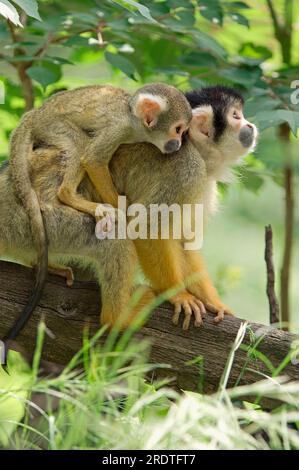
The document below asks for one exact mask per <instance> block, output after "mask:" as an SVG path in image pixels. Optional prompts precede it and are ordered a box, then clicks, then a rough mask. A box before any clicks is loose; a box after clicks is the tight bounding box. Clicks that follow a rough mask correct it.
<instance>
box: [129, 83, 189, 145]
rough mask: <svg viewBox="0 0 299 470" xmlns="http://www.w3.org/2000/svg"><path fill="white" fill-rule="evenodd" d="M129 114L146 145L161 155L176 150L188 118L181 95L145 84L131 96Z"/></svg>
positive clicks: (184, 101) (186, 127)
mask: <svg viewBox="0 0 299 470" xmlns="http://www.w3.org/2000/svg"><path fill="white" fill-rule="evenodd" d="M131 111H132V112H133V114H134V116H135V117H137V118H138V119H139V122H140V124H141V126H142V134H143V138H144V140H145V141H146V142H151V143H152V144H154V145H155V146H156V147H158V149H159V150H160V151H161V152H162V153H165V154H168V153H172V152H176V151H177V150H179V149H180V147H181V145H182V139H183V135H184V133H185V132H186V131H187V130H188V127H189V124H190V121H191V118H192V111H191V107H190V104H189V103H188V101H187V99H186V98H185V96H184V95H183V93H181V92H180V91H178V90H176V89H175V88H174V87H172V86H169V85H164V84H161V83H154V84H152V85H146V86H144V87H142V88H141V89H140V90H139V91H138V92H137V93H136V94H135V95H134V96H133V98H132V101H131Z"/></svg>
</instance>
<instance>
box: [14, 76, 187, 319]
mask: <svg viewBox="0 0 299 470" xmlns="http://www.w3.org/2000/svg"><path fill="white" fill-rule="evenodd" d="M191 117H192V113H191V108H190V105H189V103H188V101H187V100H186V98H185V96H184V95H183V93H181V92H180V91H178V90H177V89H176V88H174V87H172V86H169V85H164V84H161V83H154V84H151V85H146V86H144V87H142V88H140V89H139V90H138V91H137V92H136V93H134V94H133V95H130V94H129V93H127V92H126V91H124V90H122V89H120V88H115V87H112V86H89V87H83V88H78V89H75V90H71V91H64V92H61V93H57V94H56V95H54V96H53V97H51V98H50V99H48V100H47V101H46V102H45V103H44V104H43V105H42V106H41V107H40V108H39V109H35V110H32V111H30V112H28V113H27V114H25V116H24V117H23V119H22V121H21V123H20V125H19V126H18V127H17V129H16V130H15V131H14V132H13V134H12V138H11V151H10V171H11V175H12V180H13V183H14V189H15V193H16V196H18V197H19V199H20V200H21V202H22V203H23V205H24V208H25V210H26V212H27V215H28V217H29V221H30V226H31V232H32V236H33V240H34V245H35V248H36V251H37V275H36V284H35V288H34V292H33V294H32V296H31V298H30V299H29V302H28V304H27V305H26V307H25V309H24V312H23V314H22V315H21V318H22V319H23V320H22V321H21V324H20V325H19V326H21V327H22V325H23V324H24V322H26V319H27V318H29V316H30V314H31V312H32V311H33V309H34V308H35V306H36V305H37V302H38V300H39V298H40V296H41V292H42V288H43V285H44V283H45V278H46V274H47V269H48V250H47V235H46V231H45V227H44V222H43V218H42V214H41V210H40V206H39V201H38V198H37V196H36V193H35V191H34V189H33V188H32V185H31V181H30V176H29V172H28V157H29V155H30V153H31V151H32V150H33V149H34V148H37V147H39V146H44V147H55V148H57V149H59V150H60V151H62V152H64V153H65V159H64V165H65V173H64V178H63V182H62V184H61V186H60V188H59V190H58V197H59V199H60V201H61V202H63V203H64V204H66V205H68V206H70V207H72V208H74V209H77V210H79V211H82V212H86V213H88V214H90V215H92V216H95V213H96V209H99V204H98V203H95V202H91V201H88V200H86V199H84V198H83V197H82V195H79V194H78V193H77V188H78V186H79V184H80V182H81V181H82V179H83V177H84V174H85V173H87V174H88V176H89V178H90V180H91V182H92V183H93V185H94V187H95V189H96V190H97V193H98V194H99V195H100V197H101V199H102V201H103V202H104V203H109V204H111V205H112V206H114V207H117V202H118V194H117V191H116V189H115V187H114V184H113V182H112V178H111V176H110V172H109V169H108V164H109V161H110V159H111V157H112V155H113V153H114V152H115V151H116V149H117V148H118V147H119V145H120V144H124V143H134V142H150V143H152V144H154V145H156V146H157V147H158V148H159V150H160V151H161V152H162V153H165V154H166V153H171V152H175V151H177V150H179V149H180V147H181V142H182V136H183V134H184V132H185V131H186V130H187V129H188V126H189V123H190V121H191ZM140 157H141V158H142V155H141V156H140ZM97 215H99V211H97Z"/></svg>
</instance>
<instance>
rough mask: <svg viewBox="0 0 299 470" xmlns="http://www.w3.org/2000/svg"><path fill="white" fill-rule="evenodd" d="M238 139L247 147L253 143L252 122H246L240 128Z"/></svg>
mask: <svg viewBox="0 0 299 470" xmlns="http://www.w3.org/2000/svg"><path fill="white" fill-rule="evenodd" d="M239 140H240V142H241V144H242V145H243V147H245V148H248V147H250V146H251V145H252V144H253V140H254V128H253V126H252V124H246V125H245V126H244V127H242V129H241V130H240V134H239Z"/></svg>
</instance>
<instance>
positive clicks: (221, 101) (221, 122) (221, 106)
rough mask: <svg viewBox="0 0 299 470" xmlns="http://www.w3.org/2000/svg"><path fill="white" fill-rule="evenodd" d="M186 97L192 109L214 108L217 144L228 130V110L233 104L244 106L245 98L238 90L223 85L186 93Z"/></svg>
mask: <svg viewBox="0 0 299 470" xmlns="http://www.w3.org/2000/svg"><path fill="white" fill-rule="evenodd" d="M185 96H186V98H187V100H188V101H189V103H190V105H191V108H192V109H195V108H198V107H199V106H211V107H212V109H213V119H214V128H215V135H214V139H215V142H217V141H218V140H219V139H220V137H221V135H222V134H223V132H224V131H225V129H226V126H227V120H226V113H227V111H228V109H229V108H230V107H231V106H232V105H233V104H236V105H239V106H241V107H243V105H244V98H243V96H242V95H241V94H240V93H239V92H238V91H237V90H235V89H233V88H230V87H227V86H222V85H216V86H209V87H205V88H201V89H199V90H193V91H189V92H187V93H185Z"/></svg>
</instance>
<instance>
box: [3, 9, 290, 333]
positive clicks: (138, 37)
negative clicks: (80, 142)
mask: <svg viewBox="0 0 299 470" xmlns="http://www.w3.org/2000/svg"><path fill="white" fill-rule="evenodd" d="M12 3H13V2H12ZM15 3H17V2H15ZM28 4H31V7H32V8H31V10H30V11H27V15H24V12H22V10H20V9H18V12H19V14H20V18H21V21H23V24H24V28H20V27H18V26H14V25H13V24H12V23H10V25H8V24H7V22H6V20H5V19H4V18H3V19H0V51H1V52H0V61H1V62H0V64H1V69H0V79H1V80H2V81H3V83H4V85H5V88H6V101H5V104H4V105H0V158H1V159H2V160H4V159H5V158H7V154H8V138H9V134H10V132H11V130H12V129H13V128H14V127H15V126H16V125H17V123H18V121H19V118H20V116H21V115H22V113H23V112H24V109H25V105H27V108H28V109H29V108H30V102H29V101H30V100H29V101H28V99H27V102H26V103H25V102H24V99H23V94H24V83H22V81H21V80H20V67H22V66H23V67H24V64H25V73H26V74H27V77H28V76H29V77H30V83H31V86H32V87H33V88H32V93H33V97H34V98H35V104H39V103H40V102H41V101H42V100H43V99H44V98H46V97H48V96H49V95H50V94H51V93H53V92H54V91H56V90H59V89H62V88H74V87H76V86H80V85H86V84H95V83H110V84H114V85H119V86H122V87H125V88H127V89H132V90H133V89H135V88H137V87H138V86H140V85H141V84H143V83H145V82H150V81H153V80H161V81H165V82H168V83H173V84H175V85H177V86H178V87H180V88H181V89H183V90H187V89H190V88H196V87H200V86H204V85H207V84H214V83H224V84H228V85H231V86H236V87H238V88H239V89H241V91H242V92H243V93H244V95H245V97H246V100H247V101H246V111H247V117H248V118H252V120H253V121H254V122H255V123H256V124H257V125H259V127H260V129H261V131H262V132H261V136H260V142H259V145H258V147H257V149H256V152H255V155H254V156H250V157H249V158H248V159H247V165H246V166H245V167H244V168H242V169H240V170H238V171H237V174H236V180H235V182H233V183H232V184H231V185H229V187H227V188H222V190H221V204H220V208H219V211H218V213H217V214H216V215H215V216H214V217H213V219H212V220H211V222H210V224H209V226H208V228H207V230H206V233H205V237H204V248H203V251H204V254H205V257H206V260H207V264H208V267H209V270H210V272H211V274H212V277H213V279H214V280H215V281H216V285H217V286H218V288H219V290H220V292H221V295H222V297H223V299H224V300H225V302H226V303H227V304H228V305H230V306H231V307H232V308H233V310H234V311H235V312H236V313H237V315H238V316H240V317H242V318H247V319H251V320H255V321H258V322H262V323H268V321H269V311H268V310H269V308H268V301H267V297H266V270H265V262H264V227H265V225H267V224H271V225H272V227H273V234H274V253H275V257H274V258H275V266H276V272H277V285H276V289H277V293H279V271H280V267H281V263H282V256H283V250H284V235H285V221H284V217H285V216H284V214H285V206H284V199H285V191H286V189H285V187H284V182H283V181H284V171H285V168H286V165H289V166H290V167H291V169H292V175H293V190H294V192H295V198H296V196H297V193H298V192H297V186H296V185H297V181H296V180H297V175H298V141H297V140H296V135H297V133H298V130H297V128H298V126H299V111H298V106H297V105H296V104H292V103H291V102H290V95H291V93H292V91H294V90H292V89H291V88H290V85H291V83H292V81H293V80H296V79H298V80H299V5H298V3H297V2H292V1H291V0H286V1H283V0H277V1H276V0H275V2H268V1H255V0H248V1H246V2H225V1H222V0H212V1H191V0H183V1H176V0H161V1H160V0H159V1H158V0H157V1H141V2H139V3H137V2H133V1H108V0H107V1H93V0H87V1H84V2H81V1H59V2H58V1H47V0H44V1H40V2H38V4H39V14H40V16H41V19H42V21H41V22H40V21H39V20H38V19H37V16H38V15H37V13H36V10H35V9H34V5H35V6H36V2H34V1H33V0H32V1H31V2H27V8H28ZM19 5H21V6H22V5H23V7H24V9H25V10H26V8H25V6H26V2H23V3H22V2H19ZM271 5H272V7H273V5H274V8H275V15H276V16H275V15H274V16H273V14H272V16H271V14H270V12H271ZM15 6H16V5H15ZM0 12H1V1H0ZM272 13H273V11H272ZM276 22H278V24H276ZM275 28H276V29H275ZM279 28H280V29H279ZM290 37H291V43H290V44H289V43H288V41H289V38H290ZM283 125H285V126H287V128H288V131H289V134H290V136H289V137H288V138H287V141H282V140H281V139H280V138H279V137H278V134H279V132H280V131H281V126H283ZM290 131H292V132H290ZM286 155H289V156H291V158H290V159H289V160H287V159H286ZM293 218H294V221H295V227H294V232H293V244H294V247H293V248H294V250H293V257H292V262H291V284H290V300H291V309H290V313H291V316H290V320H291V328H292V329H293V330H297V331H299V315H298V307H297V305H298V303H299V289H298V280H299V264H298V259H299V258H298V257H299V253H298V251H299V241H298V233H299V223H298V221H299V217H298V207H296V206H295V214H294V215H293Z"/></svg>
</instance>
